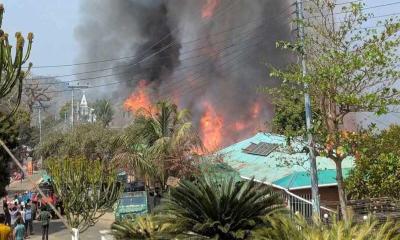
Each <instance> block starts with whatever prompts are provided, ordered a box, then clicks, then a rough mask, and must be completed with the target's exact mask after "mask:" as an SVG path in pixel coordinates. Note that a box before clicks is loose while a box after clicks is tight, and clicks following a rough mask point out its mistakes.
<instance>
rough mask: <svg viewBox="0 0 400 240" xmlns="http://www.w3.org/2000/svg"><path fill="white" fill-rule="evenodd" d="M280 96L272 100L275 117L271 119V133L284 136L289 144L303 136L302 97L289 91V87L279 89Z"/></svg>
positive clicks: (303, 114) (298, 93) (303, 113)
mask: <svg viewBox="0 0 400 240" xmlns="http://www.w3.org/2000/svg"><path fill="white" fill-rule="evenodd" d="M299 88H300V87H299ZM279 94H280V96H285V97H279V98H274V99H273V104H274V106H275V115H274V117H273V119H272V131H273V132H275V133H278V134H282V135H285V136H286V137H287V141H288V143H289V144H290V142H291V140H292V139H293V138H295V137H298V136H301V135H304V134H305V132H306V131H305V126H306V119H305V111H304V96H303V95H301V93H300V92H293V91H291V87H283V86H282V87H281V88H280V89H279Z"/></svg>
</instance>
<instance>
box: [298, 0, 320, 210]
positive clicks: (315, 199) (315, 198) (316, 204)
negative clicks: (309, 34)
mask: <svg viewBox="0 0 400 240" xmlns="http://www.w3.org/2000/svg"><path fill="white" fill-rule="evenodd" d="M296 7H297V11H296V12H297V19H298V28H299V29H298V30H299V37H300V41H301V43H302V45H303V47H304V23H303V21H304V6H303V0H296ZM301 66H302V70H303V77H304V76H306V75H307V65H306V58H305V54H304V51H303V52H302V53H301ZM304 89H305V91H304V106H305V112H306V127H307V138H308V139H307V140H308V157H309V161H310V171H311V196H312V209H313V214H314V215H316V216H318V217H320V200H319V189H318V175H317V174H318V172H317V171H318V170H317V159H316V156H315V149H314V139H313V135H312V133H311V129H312V123H311V121H312V113H311V100H310V95H309V93H308V84H304Z"/></svg>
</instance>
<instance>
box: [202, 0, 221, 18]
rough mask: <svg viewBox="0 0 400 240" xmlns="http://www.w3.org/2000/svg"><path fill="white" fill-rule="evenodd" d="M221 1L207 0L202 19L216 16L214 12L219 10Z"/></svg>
mask: <svg viewBox="0 0 400 240" xmlns="http://www.w3.org/2000/svg"><path fill="white" fill-rule="evenodd" d="M218 3H219V0H207V2H206V4H205V5H204V6H203V9H202V10H201V18H203V19H208V18H211V17H212V16H213V15H214V11H215V9H216V8H217V6H218Z"/></svg>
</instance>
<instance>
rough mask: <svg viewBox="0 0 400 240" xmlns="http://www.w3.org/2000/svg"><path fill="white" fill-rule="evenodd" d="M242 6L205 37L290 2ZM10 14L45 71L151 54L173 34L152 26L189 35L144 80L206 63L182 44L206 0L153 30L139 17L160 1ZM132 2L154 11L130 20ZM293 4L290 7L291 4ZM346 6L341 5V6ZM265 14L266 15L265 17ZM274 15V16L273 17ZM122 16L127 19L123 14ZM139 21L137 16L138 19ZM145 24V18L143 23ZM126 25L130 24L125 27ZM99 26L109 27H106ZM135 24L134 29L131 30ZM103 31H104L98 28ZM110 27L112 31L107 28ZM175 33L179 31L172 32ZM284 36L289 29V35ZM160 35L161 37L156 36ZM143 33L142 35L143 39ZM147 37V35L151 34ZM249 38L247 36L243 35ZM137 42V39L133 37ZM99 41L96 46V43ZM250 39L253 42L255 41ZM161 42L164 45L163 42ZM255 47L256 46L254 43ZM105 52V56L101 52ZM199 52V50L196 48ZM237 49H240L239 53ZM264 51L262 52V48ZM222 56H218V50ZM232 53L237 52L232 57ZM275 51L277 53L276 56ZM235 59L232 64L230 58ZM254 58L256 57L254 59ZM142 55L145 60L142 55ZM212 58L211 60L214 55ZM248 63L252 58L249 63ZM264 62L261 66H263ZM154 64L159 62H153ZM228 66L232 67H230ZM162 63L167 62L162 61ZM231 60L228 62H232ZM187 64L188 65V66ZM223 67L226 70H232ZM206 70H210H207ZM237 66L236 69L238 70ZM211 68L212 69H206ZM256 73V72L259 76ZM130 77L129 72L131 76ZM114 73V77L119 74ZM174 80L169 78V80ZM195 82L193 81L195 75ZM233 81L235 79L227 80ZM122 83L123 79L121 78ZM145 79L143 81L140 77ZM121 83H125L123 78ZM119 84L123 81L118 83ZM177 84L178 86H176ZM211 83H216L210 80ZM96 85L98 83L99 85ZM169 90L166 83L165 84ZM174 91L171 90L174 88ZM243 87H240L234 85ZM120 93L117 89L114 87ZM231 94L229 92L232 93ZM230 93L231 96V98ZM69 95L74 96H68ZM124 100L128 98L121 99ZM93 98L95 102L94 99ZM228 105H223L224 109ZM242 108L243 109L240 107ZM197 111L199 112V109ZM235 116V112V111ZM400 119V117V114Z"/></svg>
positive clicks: (16, 9) (11, 10)
mask: <svg viewBox="0 0 400 240" xmlns="http://www.w3.org/2000/svg"><path fill="white" fill-rule="evenodd" d="M234 1H236V0H232V1H221V4H223V5H226V4H228V3H229V2H234ZM238 1H239V2H242V4H238V6H236V7H232V8H231V9H230V11H232V14H231V16H230V17H226V16H225V17H224V16H221V17H220V19H223V20H222V21H225V22H222V23H221V22H218V23H217V24H215V23H212V22H209V23H205V25H206V27H205V30H204V31H205V32H210V33H216V32H219V31H221V28H222V29H223V28H224V27H225V26H226V25H229V24H235V23H237V22H240V21H243V19H248V18H250V19H251V18H252V17H257V16H258V15H260V14H261V16H263V17H265V18H266V19H267V18H268V17H270V15H271V14H272V15H273V14H276V13H277V12H278V11H277V9H280V8H282V7H284V6H285V3H284V2H285V1H281V0H275V1H273V0H268V1H267V0H260V1H256V0H238ZM2 2H3V3H4V5H5V8H6V13H5V17H4V21H3V25H4V28H5V30H6V31H8V32H9V33H10V34H11V36H12V35H13V34H12V33H13V32H15V31H22V32H23V33H25V34H26V33H27V32H29V31H32V32H34V33H35V42H34V47H33V50H32V55H31V60H32V62H33V63H34V65H36V66H38V65H39V66H40V65H60V64H70V63H74V62H86V61H93V60H99V59H106V58H109V57H111V58H119V57H123V56H132V55H135V54H137V52H139V53H140V49H147V47H149V44H150V46H151V41H150V42H149V41H148V40H149V38H151V37H154V36H157V35H158V34H159V32H158V31H160V32H162V33H165V32H166V31H171V28H169V29H168V28H167V27H166V28H164V29H162V28H161V29H157V30H154V29H152V28H151V26H152V25H157V23H159V25H161V26H174V25H179V28H181V29H184V34H185V35H184V36H182V35H181V34H179V32H174V34H171V37H175V38H177V39H178V40H179V41H178V43H177V44H176V45H175V46H174V48H171V49H170V50H171V51H170V52H169V54H168V55H167V56H164V57H166V59H169V60H170V62H168V61H167V62H164V66H163V67H162V68H159V69H153V70H154V71H151V72H148V71H144V70H143V69H146V68H150V67H152V65H153V64H156V65H160V64H157V63H154V62H151V61H147V62H145V63H144V64H142V65H141V66H140V67H139V66H136V67H135V68H134V70H133V69H127V70H133V71H135V72H141V73H142V74H150V76H146V78H149V79H150V80H155V81H156V82H157V81H159V82H161V81H160V80H159V79H158V78H159V77H158V76H160V75H163V79H164V80H167V81H172V80H174V79H175V81H176V79H178V77H177V75H178V74H181V73H182V72H183V71H184V69H182V70H180V71H182V72H176V70H173V69H176V68H178V69H181V68H182V66H183V67H184V68H185V67H187V68H189V67H190V66H192V65H193V64H197V63H198V62H195V61H200V62H201V60H198V59H194V58H191V57H193V54H192V53H190V52H188V51H190V50H191V48H190V46H194V45H191V44H186V45H185V44H182V43H180V41H186V40H190V39H196V38H198V37H199V36H200V35H202V34H204V31H200V30H199V26H198V25H197V23H196V20H198V19H199V9H200V8H201V6H200V5H201V4H202V2H203V1H200V0H192V1H190V0H188V1H182V0H171V1H166V2H168V4H166V6H165V9H164V10H163V9H159V11H160V12H162V11H166V12H165V14H164V16H163V15H160V14H157V17H156V18H151V21H152V22H151V21H149V22H148V25H146V24H145V25H143V24H138V22H136V20H137V17H138V16H140V15H143V16H149V14H150V15H151V14H152V13H153V12H154V11H153V10H154V9H153V8H152V6H154V5H157V4H158V2H159V1H155V0H147V1H144V0H142V1H128V0H125V1H123V0H120V1H111V0H109V1H105V0H100V1H95V0H69V1H63V0H52V1H48V0H3V1H2ZM132 2H136V3H137V4H139V3H140V2H142V3H147V4H148V6H147V8H146V6H142V8H139V9H140V10H139V9H133V10H132V12H133V13H135V14H131V15H129V14H128V15H127V14H122V13H125V12H126V11H127V10H130V9H132ZM291 2H292V1H289V2H288V3H291ZM339 2H340V1H339ZM364 2H365V3H366V4H367V5H369V6H374V5H378V4H385V3H392V2H394V1H393V0H379V1H378V0H365V1H364ZM260 3H261V4H262V5H263V6H266V5H269V7H268V8H267V7H265V8H264V7H261V8H260V7H258V6H260V5H257V4H260ZM235 11H238V12H239V14H236V13H235ZM263 11H264V12H263ZM268 11H269V12H268ZM399 11H400V4H399V5H391V6H388V7H382V8H377V9H374V11H373V12H374V13H375V15H383V14H390V13H395V12H399ZM120 13H121V14H120ZM133 15H134V16H133ZM139 18H140V17H139ZM121 22H124V23H126V24H120V23H121ZM99 23H104V25H102V24H100V25H99ZM128 23H129V24H128ZM98 25H99V26H98ZM105 26H107V27H108V28H104V27H105ZM275 27H276V28H279V30H282V29H280V26H279V24H275ZM172 30H173V28H172ZM242 30H243V29H242ZM283 30H284V29H283ZM154 31H155V32H154ZM138 32H140V33H141V34H137V33H138ZM146 32H147V33H146ZM239 32H240V31H234V32H233V34H232V35H225V36H224V37H226V38H230V39H229V40H230V41H235V40H236V44H237V45H238V46H239V48H240V47H243V46H242V45H240V42H241V38H239V39H237V34H239ZM270 33H271V35H272V34H276V32H273V31H270ZM243 35H245V34H243ZM132 36H133V37H132ZM220 37H221V36H219V37H211V38H210V39H208V40H209V42H208V43H209V44H208V46H213V47H214V48H216V49H221V48H224V47H226V45H225V44H224V43H222V44H220V42H221V41H226V39H223V38H222V37H221V38H220ZM93 39H96V40H95V41H92V40H93ZM248 39H251V37H250V36H249V38H248ZM159 40H160V39H159ZM170 40H171V39H168V40H167V39H165V43H167V42H170ZM245 40H246V38H242V41H245ZM254 41H255V40H254ZM202 44H203V45H201V44H200V45H197V46H196V47H195V48H201V46H205V45H206V44H207V42H203V43H202ZM96 49H101V50H96ZM192 49H193V47H192ZM234 49H235V48H232V49H230V50H229V49H228V50H226V51H225V50H224V51H225V53H226V54H225V55H224V56H223V59H228V60H229V59H235V50H234ZM236 49H237V48H236ZM260 49H261V48H260ZM182 51H183V52H188V53H187V54H186V55H184V56H182V55H181V54H177V52H180V53H181V52H182ZM217 51H218V50H217ZM229 51H231V52H229ZM263 51H264V52H265V53H266V55H265V56H270V54H268V53H267V52H266V51H265V49H263ZM271 51H272V50H271ZM229 53H230V54H231V55H230V56H231V58H230V57H229V56H226V55H229ZM249 54H252V53H249ZM139 55H140V54H139ZM210 56H211V55H210ZM182 58H184V59H187V58H189V59H190V61H187V60H186V61H182V60H181V59H182ZM162 59H165V58H162ZM245 59H246V58H245ZM260 59H261V60H260ZM129 60H131V61H134V59H126V61H120V62H119V63H122V64H126V63H128V64H129ZM153 60H154V59H153ZM211 60H214V61H211V64H210V66H208V67H210V68H209V69H211V68H212V67H213V65H214V67H215V65H217V66H220V64H221V63H218V61H220V60H215V59H211ZM228 60H226V61H228ZM268 60H270V59H267V58H266V59H262V58H258V60H257V61H256V62H251V61H245V60H239V61H240V62H242V64H247V65H254V64H264V63H265V62H267V61H268ZM159 61H161V60H159ZM226 61H225V60H224V61H223V62H226ZM186 64H187V65H186ZM228 65H229V62H228V64H226V65H222V66H226V67H227V66H228ZM114 66H115V63H114V64H111V63H106V64H102V65H98V66H97V65H91V66H85V67H63V68H61V67H60V68H49V69H34V70H33V73H34V74H37V75H62V74H70V73H76V72H79V71H82V70H83V71H85V70H88V69H89V68H90V69H89V70H96V69H98V68H105V67H114ZM204 66H206V65H204ZM233 66H234V65H233ZM206 67H207V66H206ZM219 68H220V69H221V68H222V70H223V71H222V72H223V75H224V74H226V72H231V69H227V68H224V67H219ZM121 69H123V67H121V68H117V69H114V72H113V73H114V74H115V71H117V72H120V71H121ZM254 69H258V68H251V67H249V66H246V67H245V68H243V71H242V70H241V71H239V73H235V76H234V77H233V80H232V82H234V83H236V84H240V85H239V86H240V87H242V89H245V90H246V87H247V86H248V82H246V81H239V80H238V79H240V78H243V76H249V75H251V74H254V75H259V74H260V73H259V72H257V70H254ZM254 71H255V72H254ZM125 72H126V71H125ZM113 73H112V74H113ZM207 73H208V74H209V76H207V78H208V79H220V78H221V73H220V72H219V71H211V70H210V71H208V72H207ZM107 74H110V72H99V73H97V74H96V75H107ZM86 76H89V75H83V76H78V77H86ZM168 76H169V77H168ZM189 76H190V75H189ZM227 76H228V77H230V76H229V75H227ZM121 77H122V76H121ZM113 78H114V77H109V78H107V77H103V78H102V80H99V81H98V82H108V81H113V80H114V79H113ZM138 78H139V77H138ZM73 79H75V78H74V77H67V78H62V79H61V80H73ZM118 79H120V78H118ZM118 79H117V80H118ZM171 79H172V80H171ZM210 81H211V80H210ZM93 82H94V81H93ZM212 83H213V84H214V85H213V88H212V89H213V91H215V92H216V93H214V94H212V95H216V94H218V93H220V92H221V90H225V87H226V86H225V85H222V86H221V85H220V84H219V83H218V82H215V81H214V82H212ZM127 84H128V85H126V86H127V87H126V88H125V91H127V92H129V91H130V90H131V89H130V86H131V85H129V84H131V83H127ZM162 84H164V82H163V83H162ZM168 86H171V85H169V84H168ZM233 86H238V85H233ZM114 87H115V86H114ZM227 89H228V90H229V86H228V87H227ZM108 90H112V88H111V87H110V88H103V89H97V90H96V91H94V92H100V93H101V92H104V91H105V92H107V91H108ZM226 92H227V93H226ZM226 92H225V93H224V94H227V95H224V96H223V97H224V98H226V99H231V98H233V97H234V96H237V97H238V98H240V97H244V96H243V94H237V93H236V92H233V91H226ZM229 92H230V93H231V94H232V95H233V96H229V94H228V93H229ZM65 94H66V95H69V94H70V93H69V92H66V93H65ZM121 97H122V96H121ZM89 98H90V97H89ZM187 104H190V101H187ZM221 104H222V103H221ZM235 107H237V106H235ZM193 108H195V107H193ZM229 111H230V112H232V111H233V110H229ZM398 115H400V114H398ZM398 115H395V116H386V118H384V122H393V121H397V119H398V117H399V116H398Z"/></svg>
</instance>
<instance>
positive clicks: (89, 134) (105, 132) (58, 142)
mask: <svg viewBox="0 0 400 240" xmlns="http://www.w3.org/2000/svg"><path fill="white" fill-rule="evenodd" d="M117 137H118V133H117V132H116V131H114V130H111V129H108V128H105V127H104V126H102V125H100V124H81V125H78V126H76V127H74V129H73V130H72V131H68V132H65V133H64V132H62V131H54V132H52V133H51V134H49V135H46V136H45V137H44V139H43V142H42V143H41V144H40V145H39V146H38V148H37V149H36V152H35V154H36V155H37V156H43V157H44V158H45V159H46V158H49V157H61V158H62V157H76V156H84V157H85V158H86V159H90V160H95V159H100V160H102V161H111V160H112V159H113V157H114V154H115V153H116V150H117V147H118V146H117V145H116V139H117Z"/></svg>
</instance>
